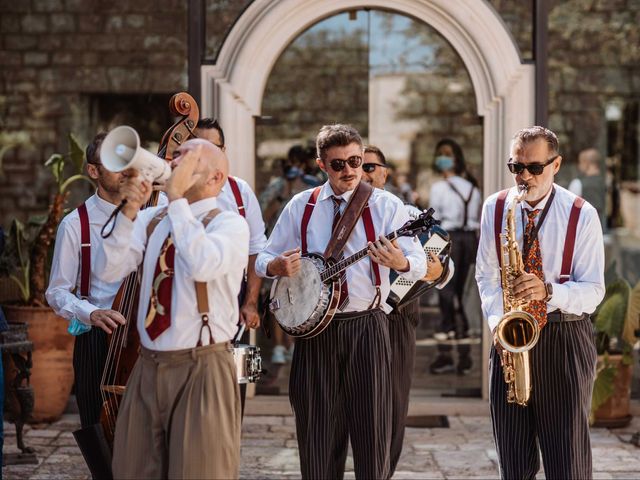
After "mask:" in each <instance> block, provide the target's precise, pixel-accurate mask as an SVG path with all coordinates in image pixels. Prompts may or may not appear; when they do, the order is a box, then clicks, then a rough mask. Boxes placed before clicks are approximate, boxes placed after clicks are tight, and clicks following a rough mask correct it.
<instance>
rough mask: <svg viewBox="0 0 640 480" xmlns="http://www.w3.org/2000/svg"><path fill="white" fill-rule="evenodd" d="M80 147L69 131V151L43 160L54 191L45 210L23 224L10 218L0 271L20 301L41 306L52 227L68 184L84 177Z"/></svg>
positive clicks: (56, 222) (60, 213)
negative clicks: (9, 281)
mask: <svg viewBox="0 0 640 480" xmlns="http://www.w3.org/2000/svg"><path fill="white" fill-rule="evenodd" d="M83 165H84V149H83V148H82V147H81V146H80V144H79V143H78V140H77V139H76V138H75V136H74V135H73V134H69V151H68V152H67V153H65V154H60V153H54V154H53V155H51V157H49V159H48V160H47V161H46V162H45V163H44V166H45V167H46V168H48V169H49V170H50V171H51V173H52V174H53V177H54V178H55V181H56V185H57V191H56V193H55V195H54V197H53V200H52V202H51V204H50V205H49V210H48V212H47V213H46V214H44V215H36V216H33V217H31V218H30V219H29V220H28V221H27V223H26V224H23V223H22V222H20V221H19V220H17V219H14V220H13V222H12V224H11V229H10V230H9V235H8V237H7V240H6V246H5V249H4V252H3V254H2V257H1V258H0V273H2V274H4V275H6V276H8V277H9V278H10V279H11V280H12V281H13V282H15V283H16V284H17V285H18V288H19V290H20V295H21V303H23V304H25V305H31V306H45V305H46V300H45V296H44V293H45V291H46V288H47V279H48V272H47V265H48V257H49V252H50V247H51V245H52V243H53V241H54V239H55V235H56V230H57V228H58V225H59V223H60V221H61V220H62V217H63V216H64V206H65V203H66V199H67V197H68V194H69V187H70V186H71V185H72V184H73V183H74V182H77V181H80V180H86V181H88V182H90V183H93V182H92V181H91V179H90V178H89V177H87V176H86V175H83V174H82V173H81V172H82V168H83Z"/></svg>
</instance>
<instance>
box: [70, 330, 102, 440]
mask: <svg viewBox="0 0 640 480" xmlns="http://www.w3.org/2000/svg"><path fill="white" fill-rule="evenodd" d="M108 347H109V346H108V344H107V334H106V332H105V331H104V330H102V329H101V328H98V327H92V328H91V330H89V331H88V332H86V333H83V334H82V335H78V336H77V337H76V341H75V344H74V346H73V374H74V381H75V392H76V400H77V402H78V410H79V412H80V423H81V424H82V427H83V428H84V427H88V426H90V425H94V424H96V423H98V421H99V420H100V410H101V409H102V395H101V392H100V382H101V380H102V371H103V370H104V363H105V360H106V358H107V350H108Z"/></svg>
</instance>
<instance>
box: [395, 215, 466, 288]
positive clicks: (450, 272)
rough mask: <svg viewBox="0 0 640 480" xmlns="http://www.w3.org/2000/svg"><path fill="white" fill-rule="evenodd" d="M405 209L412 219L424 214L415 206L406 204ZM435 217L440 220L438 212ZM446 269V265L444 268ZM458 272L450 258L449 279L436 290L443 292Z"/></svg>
mask: <svg viewBox="0 0 640 480" xmlns="http://www.w3.org/2000/svg"><path fill="white" fill-rule="evenodd" d="M404 208H405V209H406V210H407V213H408V214H409V217H411V218H418V217H419V216H420V214H421V213H422V210H420V209H419V208H416V207H414V206H413V205H411V204H409V203H405V205H404ZM435 217H436V218H438V212H435ZM428 261H429V257H427V262H428ZM429 265H430V264H429V263H427V273H429ZM442 267H443V268H444V265H443V266H442ZM455 271H456V266H455V264H454V263H453V260H451V258H449V271H448V274H447V278H445V279H444V280H443V281H441V282H440V283H439V284H437V285H436V288H437V289H438V290H442V289H443V288H444V287H446V286H447V283H449V282H450V281H451V279H452V278H453V274H454V273H455ZM428 283H430V284H431V283H433V282H428Z"/></svg>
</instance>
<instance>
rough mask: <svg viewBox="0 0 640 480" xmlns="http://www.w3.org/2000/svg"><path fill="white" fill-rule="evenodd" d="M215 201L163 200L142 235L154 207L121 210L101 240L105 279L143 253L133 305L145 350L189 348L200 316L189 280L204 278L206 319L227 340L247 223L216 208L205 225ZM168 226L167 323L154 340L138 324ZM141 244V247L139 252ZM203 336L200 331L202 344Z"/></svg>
mask: <svg viewBox="0 0 640 480" xmlns="http://www.w3.org/2000/svg"><path fill="white" fill-rule="evenodd" d="M216 207H217V201H216V198H214V197H212V198H207V199H204V200H200V201H198V202H194V203H192V204H188V203H187V200H186V199H184V198H181V199H179V200H174V201H173V202H171V203H170V204H169V208H168V214H167V216H166V217H165V218H164V219H162V221H160V222H159V223H158V225H157V226H156V228H155V230H154V232H153V233H152V235H151V237H150V238H149V239H147V231H146V229H147V225H148V224H149V222H150V221H151V219H152V218H153V217H154V216H155V215H156V214H157V212H158V210H159V209H158V208H153V209H147V210H143V211H141V212H139V213H138V216H137V217H136V219H135V221H133V222H132V221H131V220H129V219H128V218H127V217H125V216H124V215H122V214H119V215H118V222H117V223H116V227H115V228H114V231H113V234H112V235H111V236H110V237H109V238H107V239H105V240H104V242H103V244H102V246H103V249H104V255H101V256H100V257H99V258H98V265H97V268H98V271H97V274H98V276H99V277H100V278H102V279H103V280H105V281H116V280H121V279H122V278H124V277H125V276H126V275H127V274H129V273H130V272H132V271H134V270H135V269H136V268H137V267H138V265H139V264H140V263H141V262H142V261H143V259H144V268H143V274H142V280H141V284H140V302H139V306H138V333H139V334H140V343H141V344H142V346H144V347H146V348H149V349H151V350H179V349H184V348H194V347H195V346H196V343H197V342H198V335H199V334H200V327H201V326H202V320H201V317H200V314H199V313H198V305H197V300H196V293H195V285H194V282H196V281H198V282H207V291H208V294H209V306H210V308H211V311H210V312H209V324H210V326H211V328H212V331H213V338H214V340H215V341H216V343H218V342H224V341H228V340H230V339H231V338H232V337H233V335H234V334H235V332H236V323H237V322H238V293H239V291H240V284H241V282H242V276H243V272H244V269H245V267H246V265H247V259H248V255H249V227H248V225H247V222H246V221H245V220H244V219H243V218H242V217H240V215H238V214H236V213H233V212H221V213H220V214H219V215H218V216H216V217H215V218H214V219H213V220H211V222H209V225H208V226H207V228H206V230H205V228H204V225H203V224H202V222H201V220H202V218H204V217H205V215H206V214H207V213H208V212H209V211H211V210H213V209H214V208H216ZM169 232H171V236H172V239H173V242H174V245H175V261H174V271H175V275H174V277H173V288H172V297H171V299H172V300H171V326H170V327H169V328H168V329H167V330H166V331H164V332H163V333H162V334H160V336H158V337H157V338H156V339H155V340H153V341H152V340H151V339H150V338H149V335H148V334H147V332H146V330H145V328H144V322H145V318H146V316H147V310H148V307H149V299H150V298H151V286H152V282H153V277H154V273H155V267H156V263H157V261H158V257H159V254H160V249H161V247H162V244H163V243H164V241H165V240H166V238H167V235H168V234H169ZM145 250H146V252H145ZM207 341H208V336H207V335H206V334H205V335H203V343H204V344H206V342H207Z"/></svg>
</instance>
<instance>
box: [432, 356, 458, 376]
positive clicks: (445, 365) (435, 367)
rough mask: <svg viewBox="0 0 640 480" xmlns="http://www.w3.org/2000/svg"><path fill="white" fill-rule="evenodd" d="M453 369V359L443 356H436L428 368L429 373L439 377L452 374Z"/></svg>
mask: <svg viewBox="0 0 640 480" xmlns="http://www.w3.org/2000/svg"><path fill="white" fill-rule="evenodd" d="M454 370H455V367H454V365H453V359H451V357H446V356H443V355H438V357H436V359H435V360H434V362H433V363H432V364H431V365H430V366H429V371H430V372H431V373H433V374H434V375H440V374H441V373H449V372H453V371H454Z"/></svg>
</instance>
